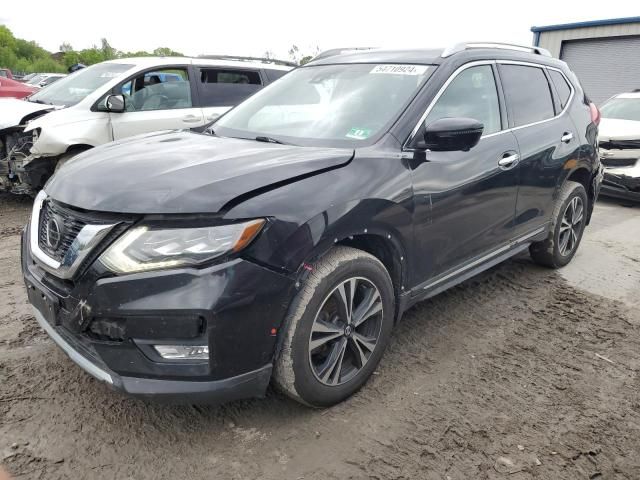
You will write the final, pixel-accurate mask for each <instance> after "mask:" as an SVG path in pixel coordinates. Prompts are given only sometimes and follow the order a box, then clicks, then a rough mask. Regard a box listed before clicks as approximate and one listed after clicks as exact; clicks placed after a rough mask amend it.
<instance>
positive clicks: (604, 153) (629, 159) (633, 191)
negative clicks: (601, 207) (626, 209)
mask: <svg viewBox="0 0 640 480" xmlns="http://www.w3.org/2000/svg"><path fill="white" fill-rule="evenodd" d="M600 152H601V161H602V164H603V166H604V179H603V181H602V188H601V193H602V195H605V196H608V197H614V198H620V199H623V200H631V201H634V202H640V150H637V149H634V150H629V149H627V150H623V149H616V150H606V149H603V148H602V147H600Z"/></svg>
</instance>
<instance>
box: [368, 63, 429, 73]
mask: <svg viewBox="0 0 640 480" xmlns="http://www.w3.org/2000/svg"><path fill="white" fill-rule="evenodd" d="M428 68H429V67H428V66H427V65H376V66H375V67H373V70H371V72H369V73H390V74H392V75H423V74H424V72H426V71H427V69H428Z"/></svg>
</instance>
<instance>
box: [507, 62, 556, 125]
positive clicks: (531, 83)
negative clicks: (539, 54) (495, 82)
mask: <svg viewBox="0 0 640 480" xmlns="http://www.w3.org/2000/svg"><path fill="white" fill-rule="evenodd" d="M500 78H501V80H502V85H503V88H504V93H505V96H506V97H507V106H508V108H509V110H510V111H511V115H512V117H513V122H514V126H515V127H520V126H523V125H528V124H530V123H535V122H540V121H542V120H547V119H549V118H553V117H554V115H555V113H554V110H553V99H552V97H551V90H550V88H549V82H548V81H547V77H546V75H545V74H544V71H543V70H542V68H539V67H530V66H525V65H500Z"/></svg>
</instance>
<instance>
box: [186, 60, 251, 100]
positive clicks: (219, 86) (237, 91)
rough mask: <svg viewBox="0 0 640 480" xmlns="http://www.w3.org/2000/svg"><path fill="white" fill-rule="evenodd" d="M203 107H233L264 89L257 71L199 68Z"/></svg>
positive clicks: (199, 85)
mask: <svg viewBox="0 0 640 480" xmlns="http://www.w3.org/2000/svg"><path fill="white" fill-rule="evenodd" d="M199 69H200V79H199V82H198V89H199V91H200V97H201V101H202V106H203V107H232V106H235V105H237V104H238V103H240V102H242V101H243V100H244V99H245V98H247V97H249V96H251V95H253V94H254V93H255V92H257V91H258V90H260V89H261V88H262V79H261V78H260V73H259V72H258V71H257V70H235V69H229V68H206V67H199Z"/></svg>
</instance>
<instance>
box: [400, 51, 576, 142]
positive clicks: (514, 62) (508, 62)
mask: <svg viewBox="0 0 640 480" xmlns="http://www.w3.org/2000/svg"><path fill="white" fill-rule="evenodd" d="M497 64H502V65H524V66H527V67H537V68H542V69H547V70H555V71H556V72H559V73H560V74H561V75H562V77H563V78H564V79H565V80H566V82H567V84H568V85H569V88H570V89H571V94H570V95H569V99H568V100H567V104H566V105H565V107H564V109H562V111H561V112H560V113H558V114H557V115H555V116H554V117H551V118H547V119H545V120H540V121H538V122H533V123H528V124H526V125H520V126H518V127H513V128H505V129H504V130H500V131H498V132H494V133H490V134H488V135H482V136H481V137H480V139H481V140H482V139H483V138H490V137H494V136H496V135H501V134H503V133H507V132H513V131H517V130H520V129H522V128H527V127H531V126H534V125H540V124H542V123H545V122H550V121H551V120H555V119H556V118H559V117H561V116H562V115H564V114H565V113H566V112H567V110H569V106H570V105H571V102H572V101H573V97H574V96H575V88H574V86H573V83H571V81H569V79H568V78H567V76H566V75H565V74H564V72H563V71H562V70H560V69H559V68H556V67H551V66H548V65H544V64H541V63H534V62H522V61H517V60H476V61H473V62H469V63H465V64H464V65H461V66H460V67H458V68H457V69H456V70H455V71H454V72H453V73H452V74H451V75H450V76H449V78H448V79H447V81H446V82H444V84H443V85H442V87H440V90H438V93H436V95H435V97H433V100H431V103H430V104H429V105H428V106H427V109H426V110H425V111H424V113H423V114H422V116H421V117H420V119H419V120H418V122H417V123H416V125H415V127H413V130H412V131H411V134H410V135H409V137H408V138H407V140H406V141H405V142H404V144H403V145H402V149H403V150H405V149H407V145H409V144H410V143H411V141H412V140H413V139H414V137H415V136H416V133H418V130H419V129H420V126H421V125H422V124H423V123H424V121H425V120H426V119H427V117H428V116H429V113H431V110H433V107H434V106H435V104H436V102H437V101H438V100H439V99H440V97H441V96H442V95H443V94H444V91H445V90H446V89H447V87H448V86H449V84H450V83H451V82H452V81H453V80H454V79H455V78H456V77H457V76H458V75H459V74H460V73H462V72H463V71H464V70H466V69H467V68H471V67H475V66H478V65H497ZM496 88H497V85H496ZM549 93H551V92H549ZM506 101H507V99H506V97H505V102H506Z"/></svg>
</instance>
